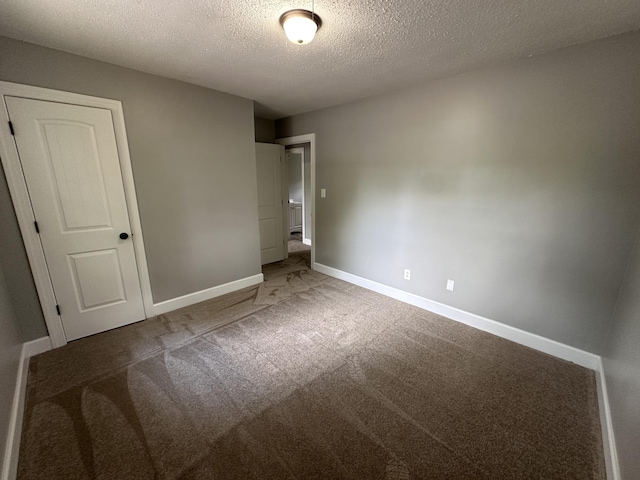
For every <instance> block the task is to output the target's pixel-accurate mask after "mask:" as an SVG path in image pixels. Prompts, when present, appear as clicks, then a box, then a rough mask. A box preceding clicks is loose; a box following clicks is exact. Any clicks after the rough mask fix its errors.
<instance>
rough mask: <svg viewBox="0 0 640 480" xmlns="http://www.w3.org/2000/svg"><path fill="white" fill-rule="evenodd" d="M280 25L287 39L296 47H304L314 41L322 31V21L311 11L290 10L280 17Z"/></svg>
mask: <svg viewBox="0 0 640 480" xmlns="http://www.w3.org/2000/svg"><path fill="white" fill-rule="evenodd" d="M280 25H282V28H283V29H284V33H285V34H286V35H287V38H288V39H289V40H291V42H293V43H295V44H296V45H304V44H306V43H309V42H310V41H311V40H313V37H315V36H316V32H317V31H318V30H320V26H321V25H322V20H320V17H319V16H318V15H316V14H315V13H314V12H310V11H309V10H302V9H296V10H289V11H288V12H284V13H283V14H282V15H281V16H280Z"/></svg>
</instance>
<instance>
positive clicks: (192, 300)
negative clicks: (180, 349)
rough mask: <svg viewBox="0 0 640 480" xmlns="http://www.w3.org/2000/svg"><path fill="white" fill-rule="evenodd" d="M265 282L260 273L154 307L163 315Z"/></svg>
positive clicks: (156, 312) (155, 310)
mask: <svg viewBox="0 0 640 480" xmlns="http://www.w3.org/2000/svg"><path fill="white" fill-rule="evenodd" d="M263 281H264V276H263V275H262V274H261V273H259V274H258V275H253V276H251V277H246V278H241V279H240V280H235V281H233V282H229V283H225V284H222V285H218V286H217V287H212V288H207V289H206V290H200V291H199V292H193V293H189V294H188V295H183V296H182V297H177V298H172V299H171V300H165V301H164V302H160V303H156V304H154V305H153V310H154V313H155V315H161V314H163V313H167V312H171V311H173V310H177V309H178V308H183V307H188V306H190V305H193V304H196V303H200V302H204V301H205V300H210V299H212V298H216V297H219V296H220V295H225V294H227V293H231V292H235V291H236V290H241V289H243V288H246V287H252V286H254V285H258V284H259V283H262V282H263Z"/></svg>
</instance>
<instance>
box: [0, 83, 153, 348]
mask: <svg viewBox="0 0 640 480" xmlns="http://www.w3.org/2000/svg"><path fill="white" fill-rule="evenodd" d="M5 96H11V97H21V98H30V99H34V100H44V101H49V102H57V103H68V104H71V105H80V106H84V107H94V108H102V109H105V110H110V111H111V116H112V118H113V128H114V131H115V136H116V143H117V146H118V156H119V157H120V168H121V170H122V181H123V185H124V193H125V197H126V201H127V210H128V213H129V220H130V222H131V238H132V240H133V248H134V251H135V255H136V263H137V266H138V276H139V278H140V289H141V291H142V303H143V305H144V313H145V316H146V318H150V317H153V316H154V310H153V297H152V294H151V282H150V281H149V270H148V267H147V257H146V255H145V250H144V240H143V238H142V227H141V225H140V214H139V211H138V201H137V199H136V191H135V185H134V183H133V171H132V170H131V158H130V156H129V144H128V141H127V133H126V130H125V124H124V114H123V111H122V103H121V102H119V101H117V100H108V99H105V98H98V97H89V96H87V95H80V94H76V93H69V92H60V91H57V90H49V89H46V88H40V87H32V86H29V85H20V84H17V83H9V82H0V97H1V100H2V105H1V106H0V157H1V158H2V166H3V167H4V172H5V175H6V177H7V184H8V185H9V192H10V194H11V199H12V201H13V207H14V209H15V212H16V217H17V218H18V224H19V225H20V232H21V233H22V239H23V242H24V246H25V249H26V251H27V257H28V258H29V265H30V266H31V272H32V274H33V279H34V281H35V285H36V290H37V291H38V297H39V298H40V305H41V306H42V313H43V314H44V319H45V322H46V324H47V329H48V331H49V337H50V338H51V344H52V346H53V348H56V347H62V346H64V345H66V344H67V339H66V337H65V334H64V328H63V326H62V321H61V318H60V316H59V315H58V314H57V311H56V299H55V296H54V292H53V285H52V284H51V279H50V277H49V271H48V269H47V263H46V260H45V257H44V251H43V249H42V243H41V242H40V237H39V235H38V234H37V233H36V230H35V228H34V221H35V217H34V214H33V210H32V208H31V200H30V199H29V192H28V190H27V183H26V180H25V178H24V174H23V172H22V166H21V164H20V157H19V155H18V150H17V147H16V143H15V141H14V139H13V136H12V135H11V132H10V129H9V113H8V110H7V105H6V102H5Z"/></svg>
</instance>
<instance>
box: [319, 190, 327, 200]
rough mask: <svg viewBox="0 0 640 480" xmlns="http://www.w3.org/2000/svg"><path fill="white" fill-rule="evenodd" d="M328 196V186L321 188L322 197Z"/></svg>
mask: <svg viewBox="0 0 640 480" xmlns="http://www.w3.org/2000/svg"><path fill="white" fill-rule="evenodd" d="M326 197H327V189H326V188H321V189H320V198H326Z"/></svg>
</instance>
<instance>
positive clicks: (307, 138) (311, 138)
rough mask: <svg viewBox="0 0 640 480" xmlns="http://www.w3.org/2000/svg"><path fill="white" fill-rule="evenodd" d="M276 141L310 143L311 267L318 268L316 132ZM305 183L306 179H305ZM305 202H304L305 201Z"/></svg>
mask: <svg viewBox="0 0 640 480" xmlns="http://www.w3.org/2000/svg"><path fill="white" fill-rule="evenodd" d="M276 143H277V144H279V145H284V146H285V147H287V146H290V145H300V144H304V143H308V144H309V147H310V148H309V151H310V152H311V159H310V162H309V163H310V164H311V185H310V186H311V269H312V270H315V269H316V134H315V133H308V134H306V135H296V136H295V137H285V138H278V139H276ZM303 185H304V179H303ZM303 204H304V202H303Z"/></svg>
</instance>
